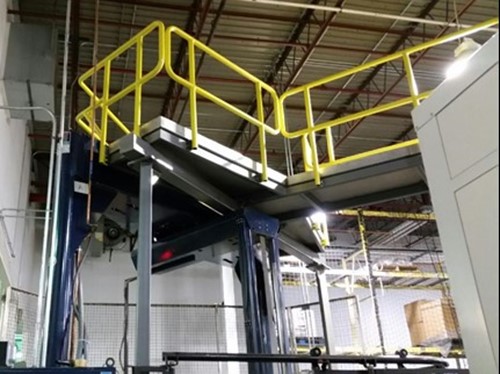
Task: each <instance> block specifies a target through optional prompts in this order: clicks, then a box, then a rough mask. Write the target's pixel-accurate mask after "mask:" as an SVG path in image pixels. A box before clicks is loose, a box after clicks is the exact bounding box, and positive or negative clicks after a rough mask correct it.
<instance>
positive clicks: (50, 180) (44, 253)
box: [0, 106, 57, 363]
mask: <svg viewBox="0 0 500 374" xmlns="http://www.w3.org/2000/svg"><path fill="white" fill-rule="evenodd" d="M0 109H1V110H23V111H24V110H30V111H32V110H41V111H43V112H45V113H47V114H48V116H49V118H50V121H51V122H52V132H51V141H50V158H49V175H48V181H47V200H46V204H45V225H44V228H43V239H42V261H41V264H40V280H39V282H38V300H37V310H36V321H35V337H34V340H33V351H34V352H35V361H34V362H35V363H37V362H38V359H39V357H38V356H37V355H38V353H39V348H38V345H39V343H40V342H39V341H40V329H41V325H42V316H43V310H44V309H43V296H44V295H43V294H44V291H45V286H46V283H45V277H46V274H45V271H46V267H47V251H48V241H49V230H50V212H51V209H50V208H51V205H52V189H53V188H52V185H53V181H54V158H55V146H56V129H57V120H56V116H55V115H54V113H52V111H50V110H49V109H47V108H44V107H38V106H35V107H15V106H0ZM52 211H53V217H55V216H56V214H57V213H56V211H55V210H54V209H52Z"/></svg>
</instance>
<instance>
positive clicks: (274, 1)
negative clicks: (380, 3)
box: [238, 0, 498, 33]
mask: <svg viewBox="0 0 500 374" xmlns="http://www.w3.org/2000/svg"><path fill="white" fill-rule="evenodd" d="M238 1H240V2H245V3H259V4H267V5H277V6H287V7H291V8H301V9H314V10H323V11H327V12H334V13H344V14H351V15H355V16H362V17H370V18H383V19H391V20H397V21H406V22H411V23H418V24H427V25H433V26H444V27H471V26H472V25H468V24H463V23H460V24H459V23H456V22H446V21H436V20H433V19H428V18H418V17H407V16H401V15H396V14H387V13H379V12H368V11H364V10H357V9H346V8H340V7H333V6H325V5H314V4H302V3H292V2H289V1H282V0H238ZM486 31H490V32H493V33H495V32H497V31H498V30H497V29H495V28H489V29H486Z"/></svg>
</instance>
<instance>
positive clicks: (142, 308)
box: [135, 161, 153, 367]
mask: <svg viewBox="0 0 500 374" xmlns="http://www.w3.org/2000/svg"><path fill="white" fill-rule="evenodd" d="M140 170H141V175H140V182H139V183H140V186H139V237H138V240H137V244H138V252H137V283H138V284H137V334H136V337H137V338H136V342H137V343H136V347H135V364H136V366H139V367H140V366H149V348H150V333H151V330H150V329H151V321H150V314H151V243H152V241H153V240H152V233H151V230H152V228H151V227H152V224H153V215H152V207H153V185H152V184H151V178H152V177H153V167H152V164H151V161H143V162H141V167H140Z"/></svg>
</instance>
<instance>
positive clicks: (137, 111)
mask: <svg viewBox="0 0 500 374" xmlns="http://www.w3.org/2000/svg"><path fill="white" fill-rule="evenodd" d="M496 24H498V18H494V19H491V20H488V21H485V22H482V23H480V24H478V25H476V26H473V27H470V28H467V29H463V30H460V31H457V32H454V33H451V34H448V35H446V36H444V37H441V38H438V39H435V40H431V41H428V42H425V43H423V44H420V45H417V46H414V47H410V48H407V49H405V50H402V51H399V52H396V53H394V54H391V55H389V56H386V57H382V58H379V59H377V60H374V61H371V62H368V63H366V64H364V65H360V66H357V67H355V68H352V69H348V70H345V71H343V72H340V73H337V74H333V75H330V76H327V77H325V78H322V79H319V80H316V81H314V82H311V83H308V84H304V85H302V86H299V87H295V88H293V89H291V90H288V91H286V92H285V93H283V94H282V95H281V97H278V95H277V93H276V91H275V90H274V89H273V88H272V87H271V86H269V85H268V84H266V83H265V82H263V81H262V80H260V79H258V78H257V77H255V76H254V75H252V74H250V73H249V72H247V71H246V70H244V69H242V68H241V67H240V66H238V65H236V64H235V63H233V62H231V61H230V60H228V59H227V58H225V57H224V56H222V55H220V54H219V53H217V52H216V51H214V50H213V49H211V48H209V47H207V46H206V45H205V44H203V43H201V42H200V41H198V40H197V39H195V38H193V37H192V36H190V35H189V34H187V33H185V32H184V31H182V30H180V29H179V28H177V27H175V26H171V27H168V28H166V29H165V26H164V25H163V23H162V22H160V21H155V22H152V23H151V24H150V25H148V26H147V27H146V28H145V29H143V30H142V31H140V32H139V33H138V34H137V35H135V36H134V37H132V38H131V39H130V40H129V41H127V42H126V43H125V44H123V45H122V46H120V47H119V48H118V49H116V50H115V51H114V52H112V53H110V54H109V55H108V56H106V57H105V58H104V59H102V60H101V61H99V62H98V63H97V64H96V65H95V66H94V67H93V68H91V69H90V70H88V71H87V72H85V73H84V74H83V75H82V76H81V77H80V78H79V80H78V83H79V85H80V87H81V88H82V89H83V90H84V91H85V93H86V94H87V95H88V96H89V98H90V104H89V106H88V107H86V108H85V109H84V110H83V111H81V112H80V113H79V114H78V115H77V117H76V121H77V123H78V124H79V125H80V127H81V128H82V129H83V130H84V131H85V132H87V133H88V134H89V135H91V136H93V137H95V139H97V140H98V141H99V142H100V144H99V161H100V162H102V163H105V162H106V154H107V147H108V145H109V144H108V124H109V122H110V120H111V121H112V122H113V123H114V124H115V125H116V126H117V128H118V129H119V130H120V131H121V132H122V133H124V134H129V133H130V132H131V130H130V129H129V128H128V127H127V126H126V125H125V124H124V123H123V121H122V120H121V119H120V118H119V117H118V116H117V115H116V114H115V113H114V112H113V111H112V110H111V106H112V105H113V104H116V103H117V102H119V101H120V100H122V99H123V98H124V97H125V96H127V95H129V94H132V93H133V94H134V108H133V130H132V131H133V132H134V134H136V135H137V136H140V128H141V125H142V118H141V104H142V87H143V85H144V84H146V83H147V82H148V81H150V80H151V79H153V78H154V77H156V76H157V75H159V74H160V73H161V72H162V71H163V67H165V69H166V72H167V75H168V76H169V77H170V78H171V79H173V80H175V81H176V82H177V83H179V84H180V85H182V86H184V87H186V88H187V89H188V90H189V105H190V106H189V108H190V124H191V130H192V139H191V147H192V149H196V148H197V147H198V111H197V98H198V97H200V96H201V97H204V98H205V99H208V100H209V101H211V102H213V103H214V104H216V105H217V106H219V107H221V108H223V109H225V110H227V111H229V112H231V113H232V114H234V115H236V116H237V117H239V118H241V119H243V120H245V121H247V122H248V123H250V124H252V125H254V126H256V127H257V128H258V130H259V141H260V144H259V146H260V159H261V164H262V174H261V180H262V181H267V178H268V177H267V175H268V172H267V170H268V166H267V153H266V134H270V135H278V134H280V133H281V134H282V135H283V136H284V137H285V138H288V139H294V138H301V142H302V154H303V160H304V168H305V170H306V171H312V172H313V176H314V181H315V183H316V184H317V185H319V184H320V183H321V173H322V171H323V170H324V169H325V168H327V167H331V166H335V165H339V164H341V163H345V162H349V161H354V160H360V159H364V158H367V157H371V156H374V155H377V154H380V153H384V152H388V151H392V150H395V149H399V148H405V147H410V146H413V145H416V144H418V140H417V139H413V140H409V141H404V142H401V143H398V144H394V145H390V146H386V147H381V148H378V149H375V150H371V151H367V152H362V153H359V154H356V155H353V156H348V157H343V158H340V159H337V158H336V157H335V149H334V140H333V136H332V132H331V130H332V128H333V127H336V126H341V125H345V124H347V123H349V122H351V121H357V120H361V119H363V118H365V117H369V116H372V115H375V114H378V113H382V112H386V111H389V110H392V109H395V108H399V107H402V106H405V105H413V106H414V107H416V106H418V105H419V103H420V101H421V100H423V99H425V98H427V97H428V96H429V95H430V91H427V92H422V93H420V92H419V90H418V87H417V84H416V81H415V76H414V74H413V69H412V63H411V60H410V56H411V55H412V54H415V53H417V52H420V51H423V50H426V49H428V48H431V47H434V46H437V45H440V44H444V43H447V42H450V41H453V40H456V39H459V38H462V37H465V36H467V35H470V34H473V33H475V32H477V31H480V30H483V29H486V28H490V27H492V26H494V25H496ZM155 32H157V33H158V36H157V38H158V51H157V61H156V65H155V66H154V67H153V68H152V69H151V70H150V71H148V72H146V73H145V72H143V55H144V38H145V37H147V36H149V35H151V34H153V33H155ZM174 34H175V35H176V36H177V37H179V38H181V39H182V40H184V41H185V42H187V45H188V48H187V58H188V67H189V69H188V77H187V78H184V77H181V76H180V75H178V74H177V73H176V72H175V71H174V70H173V68H172V53H173V48H172V44H173V43H172V39H173V35H174ZM132 48H135V53H136V64H135V65H136V66H135V79H134V81H133V82H132V83H130V84H129V85H127V86H126V87H125V88H122V89H121V90H120V91H118V92H116V93H113V94H112V93H111V74H112V64H113V62H114V61H115V60H116V59H117V58H118V57H119V56H121V55H123V54H124V53H126V52H128V50H129V49H132ZM197 50H199V51H201V52H202V53H205V54H207V55H209V56H210V57H211V58H213V59H215V60H216V61H218V62H219V63H221V64H222V65H224V66H225V67H227V68H229V69H230V70H232V71H233V72H235V73H237V74H239V75H240V76H242V77H243V78H245V79H247V80H248V81H249V82H251V83H253V85H254V88H255V97H256V103H257V108H256V109H257V110H256V111H257V114H256V117H254V116H251V115H249V114H248V113H246V112H244V111H243V110H241V109H239V108H238V107H236V106H234V105H232V104H230V103H228V102H227V101H225V100H223V99H221V98H220V97H218V96H217V95H215V94H213V93H211V92H209V91H208V90H206V89H204V88H202V87H200V86H199V85H198V84H197V81H196V75H197V74H196V70H197V69H196V51H197ZM398 59H402V61H403V66H404V70H405V73H406V77H407V81H408V87H409V91H410V95H409V96H408V97H405V98H402V99H399V100H396V101H393V102H390V103H385V104H382V105H378V106H375V107H373V108H370V109H366V110H362V111H360V112H358V113H354V114H349V115H346V116H342V117H340V118H335V119H331V120H328V121H325V122H322V123H315V121H314V115H313V105H312V99H311V91H312V90H313V89H314V88H316V87H319V86H323V85H325V84H328V83H331V82H334V81H337V80H339V79H342V78H345V77H348V76H350V75H353V74H357V73H359V72H362V71H366V70H368V69H372V68H374V67H377V66H380V65H383V64H386V63H388V62H392V61H395V60H398ZM101 72H102V75H103V76H102V92H101V95H99V94H98V92H94V91H93V89H92V88H90V86H89V83H88V81H89V80H91V81H92V83H94V86H95V82H94V81H93V80H98V79H99V77H98V75H99V73H101ZM265 93H267V94H269V97H270V98H271V102H272V106H273V108H272V109H273V111H274V126H270V125H268V124H266V120H265V114H264V99H263V96H264V94H265ZM298 94H302V95H303V98H304V105H305V124H306V126H305V127H304V128H302V129H299V130H293V131H292V130H289V129H288V126H287V122H286V116H285V108H286V100H287V99H288V98H289V97H291V96H294V95H298ZM99 117H100V119H99ZM321 131H324V132H325V137H326V153H327V158H328V161H326V162H320V160H319V155H318V145H317V142H316V135H317V133H318V132H321Z"/></svg>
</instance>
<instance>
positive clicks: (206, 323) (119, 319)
mask: <svg viewBox="0 0 500 374" xmlns="http://www.w3.org/2000/svg"><path fill="white" fill-rule="evenodd" d="M85 316H86V317H85V324H86V332H87V340H88V342H89V343H88V363H89V365H91V366H101V365H102V364H103V363H104V362H105V361H106V358H108V357H114V358H117V357H119V360H117V362H120V366H121V367H123V366H125V362H124V360H125V356H127V357H128V358H127V361H128V365H129V366H133V365H134V356H135V354H134V352H135V349H136V340H135V334H136V332H135V326H136V307H135V305H133V304H132V305H130V306H129V308H128V327H127V344H128V349H127V347H126V345H125V344H124V340H123V337H124V336H123V331H124V323H125V318H124V305H123V304H86V306H85ZM151 326H152V330H151V347H150V355H151V365H153V366H154V365H162V364H163V361H162V352H165V351H186V352H214V353H222V352H232V353H241V352H246V345H245V332H244V322H243V310H242V308H241V307H233V306H224V305H166V304H154V305H152V306H151ZM125 351H126V352H125ZM246 366H247V365H246V364H244V363H215V362H210V363H200V362H183V363H182V364H181V365H180V366H179V367H178V368H177V369H176V373H180V374H182V373H198V372H199V373H201V372H203V373H207V374H212V373H213V374H219V373H242V374H243V373H247V370H246Z"/></svg>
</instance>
